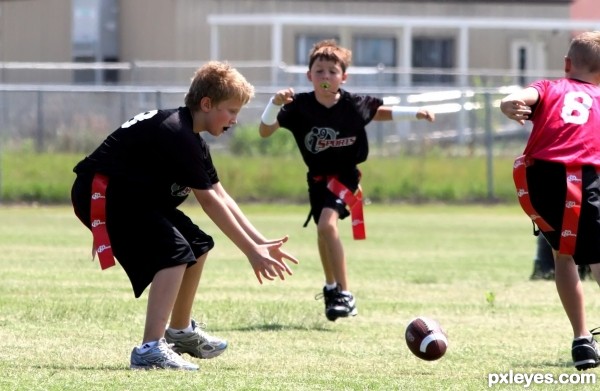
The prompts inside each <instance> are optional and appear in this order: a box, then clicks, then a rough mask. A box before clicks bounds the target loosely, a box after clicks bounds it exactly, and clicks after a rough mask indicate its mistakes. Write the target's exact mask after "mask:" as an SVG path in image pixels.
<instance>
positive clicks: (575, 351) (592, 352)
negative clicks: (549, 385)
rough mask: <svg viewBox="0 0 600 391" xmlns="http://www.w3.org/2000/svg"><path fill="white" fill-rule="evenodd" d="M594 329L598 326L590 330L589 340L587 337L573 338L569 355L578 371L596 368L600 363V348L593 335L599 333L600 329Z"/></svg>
mask: <svg viewBox="0 0 600 391" xmlns="http://www.w3.org/2000/svg"><path fill="white" fill-rule="evenodd" d="M596 330H598V328H595V329H594V330H591V331H590V332H591V333H592V337H591V341H589V340H587V339H577V340H573V347H572V348H571V355H572V357H573V365H574V366H575V368H577V370H578V371H585V370H586V369H590V368H596V367H597V366H598V364H600V348H599V347H598V344H597V343H596V341H595V340H594V335H598V334H600V331H596Z"/></svg>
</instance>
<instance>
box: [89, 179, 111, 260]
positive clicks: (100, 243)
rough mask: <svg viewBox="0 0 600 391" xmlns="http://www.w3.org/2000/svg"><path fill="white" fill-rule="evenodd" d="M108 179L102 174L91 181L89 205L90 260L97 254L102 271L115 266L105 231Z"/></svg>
mask: <svg viewBox="0 0 600 391" xmlns="http://www.w3.org/2000/svg"><path fill="white" fill-rule="evenodd" d="M107 186H108V177H106V176H105V175H102V174H96V175H94V180H93V181H92V200H91V205H90V223H91V227H92V236H93V237H94V244H93V247H92V258H95V257H96V254H98V259H99V260H100V267H101V268H102V270H104V269H108V268H109V267H111V266H114V265H115V259H114V256H113V252H112V248H111V245H110V238H109V237H108V231H107V229H106V187H107Z"/></svg>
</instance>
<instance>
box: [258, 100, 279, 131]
mask: <svg viewBox="0 0 600 391" xmlns="http://www.w3.org/2000/svg"><path fill="white" fill-rule="evenodd" d="M281 106H283V105H276V104H275V103H273V98H271V99H269V103H268V104H267V107H265V111H263V113H262V116H261V117H260V120H261V121H262V123H263V124H265V125H275V123H276V122H277V114H279V110H280V109H281Z"/></svg>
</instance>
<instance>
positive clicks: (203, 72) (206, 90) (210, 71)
mask: <svg viewBox="0 0 600 391" xmlns="http://www.w3.org/2000/svg"><path fill="white" fill-rule="evenodd" d="M204 97H207V98H210V99H211V101H212V103H213V104H218V103H220V102H223V101H226V100H228V99H237V100H239V101H240V102H242V104H244V105H245V104H246V103H248V102H249V101H250V99H252V98H253V97H254V87H253V86H252V85H251V84H250V83H248V81H247V80H246V78H245V77H244V76H243V75H242V74H241V73H239V72H238V71H237V69H235V68H233V67H232V66H231V65H229V64H228V63H225V62H219V61H209V62H207V63H206V64H204V65H203V66H201V67H200V68H198V69H197V70H196V72H195V73H194V77H193V78H192V84H191V85H190V89H189V90H188V92H187V94H186V95H185V105H186V106H187V107H188V108H189V109H190V110H192V111H195V110H198V106H199V105H200V101H201V100H202V98H204Z"/></svg>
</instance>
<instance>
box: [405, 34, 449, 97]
mask: <svg viewBox="0 0 600 391" xmlns="http://www.w3.org/2000/svg"><path fill="white" fill-rule="evenodd" d="M412 44H413V53H412V66H413V68H416V69H415V70H416V72H415V73H414V74H413V76H412V82H413V84H414V85H435V84H453V83H454V75H451V74H448V73H443V72H440V69H442V70H443V69H444V68H448V69H451V68H454V66H455V64H454V58H455V54H454V53H455V50H454V48H455V42H454V39H453V38H432V37H415V38H414V39H413V43H412ZM418 68H424V69H423V71H422V72H419V69H418ZM428 69H429V70H432V71H433V70H434V69H435V70H436V72H428V71H427V70H428Z"/></svg>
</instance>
